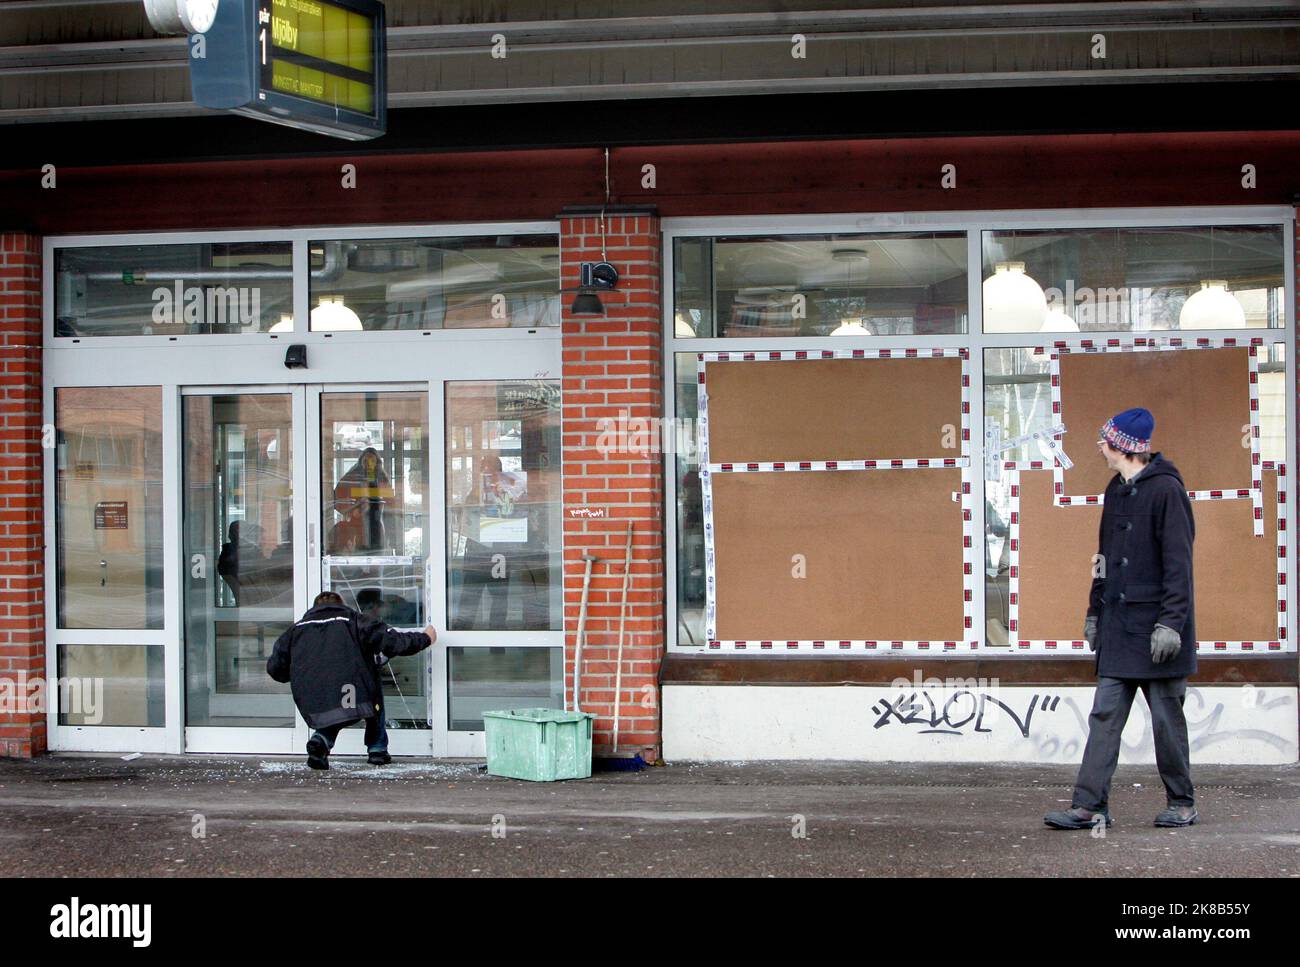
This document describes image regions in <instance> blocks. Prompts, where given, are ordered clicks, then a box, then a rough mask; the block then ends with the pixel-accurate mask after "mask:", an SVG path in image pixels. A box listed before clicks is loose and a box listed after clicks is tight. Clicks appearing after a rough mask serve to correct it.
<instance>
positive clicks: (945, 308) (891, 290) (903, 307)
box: [673, 232, 967, 338]
mask: <svg viewBox="0 0 1300 967" xmlns="http://www.w3.org/2000/svg"><path fill="white" fill-rule="evenodd" d="M673 275H674V278H673V289H674V298H675V302H674V310H675V311H674V326H673V330H674V333H675V335H676V336H677V337H679V338H684V337H690V336H700V337H709V336H750V337H764V336H766V337H773V336H866V335H873V336H911V335H918V336H919V335H934V334H941V333H961V332H965V331H966V302H967V290H966V235H965V233H964V232H960V233H948V234H936V233H925V234H892V235H777V236H765V237H752V236H743V237H734V238H728V237H718V238H681V239H678V240H677V242H676V246H675V249H674V252H673Z"/></svg>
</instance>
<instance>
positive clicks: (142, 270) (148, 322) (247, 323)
mask: <svg viewBox="0 0 1300 967" xmlns="http://www.w3.org/2000/svg"><path fill="white" fill-rule="evenodd" d="M292 264H293V258H292V246H291V244H290V243H289V242H190V243H184V244H179V245H114V246H96V247H94V248H62V249H56V250H55V253H54V275H55V279H54V334H55V335H56V336H148V335H154V336H179V335H187V334H210V333H248V332H269V331H270V330H271V328H272V327H273V326H276V325H277V324H279V323H280V322H281V320H282V319H284V318H291V317H292V314H293V275H292ZM290 328H292V325H290ZM277 331H279V330H277Z"/></svg>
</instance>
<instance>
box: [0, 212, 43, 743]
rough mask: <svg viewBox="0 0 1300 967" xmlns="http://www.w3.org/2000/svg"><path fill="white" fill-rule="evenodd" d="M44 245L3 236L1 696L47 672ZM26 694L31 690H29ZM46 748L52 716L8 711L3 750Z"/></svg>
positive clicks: (1, 729)
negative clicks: (43, 491) (43, 504)
mask: <svg viewBox="0 0 1300 967" xmlns="http://www.w3.org/2000/svg"><path fill="white" fill-rule="evenodd" d="M40 260H41V245H40V240H39V239H38V238H35V237H33V236H31V235H25V234H22V233H13V232H10V233H0V366H2V367H3V371H2V373H0V383H2V384H3V386H4V398H3V400H2V401H0V441H2V442H0V453H3V455H4V456H3V459H0V682H3V681H5V680H7V681H9V682H11V683H13V684H11V685H10V687H9V688H7V689H6V688H5V687H4V686H3V685H0V696H6V697H7V696H12V695H13V694H14V692H15V691H18V688H17V683H18V682H19V681H20V680H21V679H20V673H25V674H26V678H27V680H28V681H30V680H31V679H34V678H38V677H39V678H44V676H45V594H44V585H43V576H42V575H43V573H44V567H45V565H44V554H45V550H44V535H43V520H42V517H43V514H42V508H41V466H42V459H41V457H42V454H41V308H40V306H41V269H40V264H41V262H40ZM22 694H23V695H24V696H25V694H26V692H25V691H23V693H22ZM45 748H46V736H45V713H44V711H43V710H39V709H28V708H25V707H24V706H22V705H20V706H19V707H18V708H17V709H16V710H15V711H9V712H5V711H0V755H4V756H21V757H24V758H26V757H30V756H33V755H37V754H39V753H41V752H44V751H45Z"/></svg>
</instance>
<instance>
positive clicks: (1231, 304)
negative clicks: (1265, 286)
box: [1178, 279, 1246, 329]
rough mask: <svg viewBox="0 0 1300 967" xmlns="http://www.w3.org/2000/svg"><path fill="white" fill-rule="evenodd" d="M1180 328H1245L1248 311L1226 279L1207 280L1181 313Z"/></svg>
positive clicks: (1186, 303)
mask: <svg viewBox="0 0 1300 967" xmlns="http://www.w3.org/2000/svg"><path fill="white" fill-rule="evenodd" d="M1178 328H1179V329H1244V328H1246V310H1245V309H1243V308H1242V307H1241V303H1240V302H1238V301H1237V297H1236V296H1234V295H1233V294H1232V293H1231V292H1229V291H1228V283H1227V282H1226V281H1225V280H1223V279H1205V280H1204V281H1202V282H1201V289H1200V291H1199V292H1193V293H1192V294H1191V296H1190V297H1189V298H1188V300H1187V301H1186V302H1184V303H1183V309H1182V311H1181V312H1180V313H1178Z"/></svg>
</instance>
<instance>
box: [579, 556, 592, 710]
mask: <svg viewBox="0 0 1300 967" xmlns="http://www.w3.org/2000/svg"><path fill="white" fill-rule="evenodd" d="M595 563H596V558H595V557H592V556H588V557H587V570H586V573H585V574H583V576H582V607H581V608H579V609H578V634H577V637H576V640H575V641H574V648H573V710H574V711H575V712H581V711H582V709H581V708H580V707H579V706H578V686H579V682H580V680H581V678H582V638H583V636H584V635H585V634H586V632H587V592H588V591H590V590H591V566H592V565H593V564H595Z"/></svg>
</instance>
